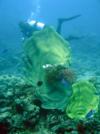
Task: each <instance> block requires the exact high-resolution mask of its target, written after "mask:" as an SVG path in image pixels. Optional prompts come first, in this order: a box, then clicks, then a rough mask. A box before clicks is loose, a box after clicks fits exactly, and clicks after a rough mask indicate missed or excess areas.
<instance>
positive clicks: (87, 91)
mask: <svg viewBox="0 0 100 134" xmlns="http://www.w3.org/2000/svg"><path fill="white" fill-rule="evenodd" d="M72 88H73V95H72V96H71V98H70V101H69V104H68V106H67V109H66V113H67V115H68V116H69V117H70V118H72V119H85V118H89V117H90V116H91V114H93V113H94V112H96V111H97V110H98V104H99V96H97V95H96V88H95V87H94V85H93V84H92V83H90V82H89V81H87V80H80V81H78V82H76V83H75V84H73V86H72Z"/></svg>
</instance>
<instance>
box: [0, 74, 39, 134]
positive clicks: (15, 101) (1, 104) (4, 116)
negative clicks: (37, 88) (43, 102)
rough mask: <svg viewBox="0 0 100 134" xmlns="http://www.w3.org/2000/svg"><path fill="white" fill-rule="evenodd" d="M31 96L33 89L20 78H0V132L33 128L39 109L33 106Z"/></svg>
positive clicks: (13, 131) (7, 76) (9, 76)
mask: <svg viewBox="0 0 100 134" xmlns="http://www.w3.org/2000/svg"><path fill="white" fill-rule="evenodd" d="M33 95H34V88H33V87H32V85H28V84H27V83H25V81H24V79H23V78H22V77H18V76H13V75H2V76H0V132H1V131H10V132H12V133H15V132H16V131H17V130H21V129H23V128H24V127H29V128H31V127H32V128H34V126H35V124H36V122H37V121H38V120H39V111H40V108H39V107H38V106H36V105H34V104H33V102H32V98H33ZM2 134H3V132H2Z"/></svg>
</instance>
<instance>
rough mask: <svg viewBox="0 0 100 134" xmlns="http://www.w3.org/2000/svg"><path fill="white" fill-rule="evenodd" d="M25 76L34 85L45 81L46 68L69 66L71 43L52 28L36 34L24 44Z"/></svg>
mask: <svg viewBox="0 0 100 134" xmlns="http://www.w3.org/2000/svg"><path fill="white" fill-rule="evenodd" d="M24 52H25V58H24V63H25V74H26V76H27V79H28V80H29V81H30V82H31V83H32V84H34V85H36V84H37V82H38V81H44V73H45V69H44V68H45V66H46V65H51V66H57V65H64V66H69V64H70V62H71V54H70V48H69V43H68V42H67V41H65V40H64V39H63V38H62V37H61V36H60V35H59V34H57V32H56V31H55V30H54V29H53V28H51V27H45V28H44V29H43V30H42V31H37V32H34V33H33V35H32V36H31V37H30V38H29V39H27V40H26V42H25V44H24Z"/></svg>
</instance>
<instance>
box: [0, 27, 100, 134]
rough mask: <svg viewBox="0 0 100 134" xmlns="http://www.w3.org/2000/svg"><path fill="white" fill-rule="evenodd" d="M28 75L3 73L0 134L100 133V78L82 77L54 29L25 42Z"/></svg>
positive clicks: (0, 85) (26, 73)
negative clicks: (75, 71) (74, 69)
mask: <svg viewBox="0 0 100 134" xmlns="http://www.w3.org/2000/svg"><path fill="white" fill-rule="evenodd" d="M23 61H24V74H23V75H22V74H21V75H7V74H5V75H1V76H0V134H99V133H100V76H94V77H93V78H92V77H87V78H86V77H81V78H80V77H78V76H77V74H75V73H74V71H73V70H72V69H71V66H70V64H71V51H70V46H69V43H68V42H66V41H65V40H64V39H63V38H62V37H61V36H60V35H58V34H57V33H56V32H55V30H54V29H53V28H48V27H46V28H44V29H43V30H42V31H38V32H35V33H33V35H32V36H31V37H30V38H29V39H27V40H26V41H25V43H24V57H23Z"/></svg>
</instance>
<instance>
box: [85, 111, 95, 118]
mask: <svg viewBox="0 0 100 134" xmlns="http://www.w3.org/2000/svg"><path fill="white" fill-rule="evenodd" d="M95 112H96V111H95V110H90V111H89V112H88V113H87V115H86V118H87V119H89V118H92V117H93V116H94V114H95Z"/></svg>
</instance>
